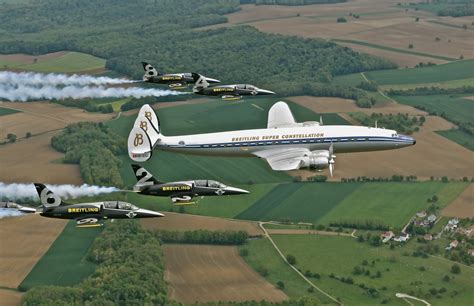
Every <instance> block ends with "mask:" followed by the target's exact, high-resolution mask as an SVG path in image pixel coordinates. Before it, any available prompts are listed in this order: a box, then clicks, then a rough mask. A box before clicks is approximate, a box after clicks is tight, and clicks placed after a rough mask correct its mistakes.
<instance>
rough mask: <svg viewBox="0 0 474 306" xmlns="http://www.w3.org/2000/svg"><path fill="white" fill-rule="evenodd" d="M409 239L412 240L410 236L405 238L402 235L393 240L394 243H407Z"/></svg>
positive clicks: (406, 235) (407, 235)
mask: <svg viewBox="0 0 474 306" xmlns="http://www.w3.org/2000/svg"><path fill="white" fill-rule="evenodd" d="M408 239H410V234H405V236H402V235H400V236H399V237H395V238H393V241H397V242H406V241H408Z"/></svg>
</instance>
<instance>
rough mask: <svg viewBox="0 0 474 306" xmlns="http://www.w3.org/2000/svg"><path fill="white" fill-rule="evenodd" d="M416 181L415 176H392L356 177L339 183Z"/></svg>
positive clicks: (344, 178)
mask: <svg viewBox="0 0 474 306" xmlns="http://www.w3.org/2000/svg"><path fill="white" fill-rule="evenodd" d="M417 179H418V177H417V176H416V175H407V176H403V175H397V174H394V175H392V177H367V176H358V177H349V178H347V177H343V178H341V182H343V183H373V182H414V181H416V180H417Z"/></svg>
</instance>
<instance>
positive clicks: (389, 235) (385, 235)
mask: <svg viewBox="0 0 474 306" xmlns="http://www.w3.org/2000/svg"><path fill="white" fill-rule="evenodd" d="M394 236H395V234H394V233H393V232H392V231H388V232H385V233H383V234H381V235H380V239H382V242H383V243H386V242H388V241H389V240H390V239H392V238H393V237H394Z"/></svg>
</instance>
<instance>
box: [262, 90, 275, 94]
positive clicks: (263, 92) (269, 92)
mask: <svg viewBox="0 0 474 306" xmlns="http://www.w3.org/2000/svg"><path fill="white" fill-rule="evenodd" d="M258 94H259V95H275V93H274V92H273V91H271V90H266V89H259V90H258Z"/></svg>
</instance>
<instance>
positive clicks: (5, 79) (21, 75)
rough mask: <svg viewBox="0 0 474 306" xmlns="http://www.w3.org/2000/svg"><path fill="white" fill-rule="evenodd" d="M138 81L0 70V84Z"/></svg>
mask: <svg viewBox="0 0 474 306" xmlns="http://www.w3.org/2000/svg"><path fill="white" fill-rule="evenodd" d="M136 82H140V81H132V80H127V79H119V78H109V77H95V76H91V75H78V74H73V75H67V74H57V73H36V72H11V71H0V84H10V85H21V84H22V85H53V86H57V85H81V86H85V85H107V84H130V83H136Z"/></svg>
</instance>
